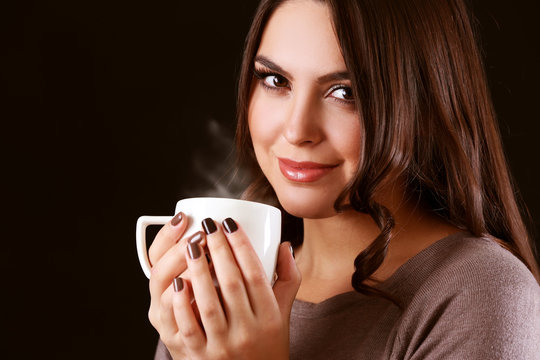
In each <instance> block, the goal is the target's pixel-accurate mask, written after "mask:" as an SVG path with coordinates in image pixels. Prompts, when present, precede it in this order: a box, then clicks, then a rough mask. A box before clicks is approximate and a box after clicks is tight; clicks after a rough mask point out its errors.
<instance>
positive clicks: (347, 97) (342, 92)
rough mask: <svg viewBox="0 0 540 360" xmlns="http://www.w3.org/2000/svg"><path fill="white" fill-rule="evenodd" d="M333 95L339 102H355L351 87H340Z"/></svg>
mask: <svg viewBox="0 0 540 360" xmlns="http://www.w3.org/2000/svg"><path fill="white" fill-rule="evenodd" d="M331 95H332V96H333V97H335V98H337V99H339V100H344V101H354V97H353V94H352V89H351V88H350V87H340V88H337V89H335V90H334V91H332V93H331Z"/></svg>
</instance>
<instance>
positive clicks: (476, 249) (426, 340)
mask: <svg viewBox="0 0 540 360" xmlns="http://www.w3.org/2000/svg"><path fill="white" fill-rule="evenodd" d="M403 271H404V272H403V274H402V276H401V280H402V281H400V282H399V285H395V286H396V289H397V292H396V294H399V297H400V298H401V300H403V304H402V305H403V308H402V310H403V313H402V317H401V319H400V321H399V322H398V328H397V331H398V333H399V336H398V342H397V343H396V345H399V346H398V348H400V349H401V350H402V351H403V349H407V350H406V351H411V350H412V349H413V348H414V353H415V355H416V356H417V358H444V356H442V355H441V354H444V353H445V352H447V351H450V350H451V351H452V352H455V351H458V350H459V351H458V353H459V354H463V355H464V356H465V355H467V356H468V358H471V359H477V358H478V359H480V358H527V359H528V358H530V356H531V355H532V354H533V352H534V351H540V348H539V346H540V345H539V343H540V286H539V285H538V282H537V281H536V279H535V278H534V277H533V275H532V274H531V272H530V271H529V270H528V269H527V267H526V266H525V265H524V264H523V263H522V262H521V261H520V260H519V259H518V258H517V257H515V256H514V255H513V254H512V253H511V252H509V251H508V250H506V249H504V248H502V247H501V246H500V245H499V244H498V243H497V242H495V241H494V240H492V239H489V238H482V237H475V236H473V235H471V234H469V233H460V234H455V235H451V236H449V237H447V238H445V239H442V240H440V241H438V242H436V243H435V244H433V245H432V246H430V247H429V248H428V249H425V250H424V251H422V252H421V253H420V254H418V255H417V256H416V257H415V258H413V259H411V261H410V262H409V263H408V264H406V267H405V268H404V269H403ZM441 356H442V357H441ZM516 356H517V357H516ZM405 358H407V357H405Z"/></svg>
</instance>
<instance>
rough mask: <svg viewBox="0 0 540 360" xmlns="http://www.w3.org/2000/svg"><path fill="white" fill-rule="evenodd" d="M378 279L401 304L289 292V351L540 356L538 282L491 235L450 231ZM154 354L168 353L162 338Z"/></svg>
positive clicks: (303, 355) (327, 355)
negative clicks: (295, 296)
mask: <svg viewBox="0 0 540 360" xmlns="http://www.w3.org/2000/svg"><path fill="white" fill-rule="evenodd" d="M378 287H379V288H380V289H381V290H384V291H385V292H387V293H389V294H391V295H392V296H394V297H395V298H396V299H397V300H399V302H400V303H401V308H400V307H398V306H396V305H394V304H393V303H392V302H390V301H388V300H385V299H382V298H380V297H373V296H365V295H362V294H358V293H356V292H349V293H344V294H340V295H337V296H334V297H332V298H329V299H327V300H325V301H323V302H321V303H318V304H313V303H309V302H304V301H300V300H296V301H295V302H294V304H293V308H292V313H291V326H290V330H291V331H290V339H291V343H290V357H291V359H306V360H317V359H325V360H326V359H336V360H337V359H512V360H514V359H520V360H525V359H540V287H539V285H538V283H537V282H536V280H535V279H534V277H533V276H532V275H531V273H530V272H529V271H528V270H527V268H526V267H525V266H524V265H523V264H522V263H521V262H520V261H519V260H518V259H517V258H516V257H514V256H513V255H512V254H511V253H509V252H508V251H506V250H504V249H503V248H501V247H500V246H499V245H498V244H496V243H494V242H493V241H490V240H488V239H483V238H476V237H472V236H471V235H469V234H468V233H457V234H453V235H450V236H448V237H446V238H444V239H441V240H439V241H438V242H436V243H435V244H433V245H431V246H430V247H428V248H427V249H425V250H423V251H422V252H420V253H419V254H417V255H416V256H414V257H413V258H412V259H410V260H409V261H407V262H406V263H405V264H404V265H402V266H401V267H400V268H399V269H398V270H397V271H396V272H395V273H394V274H393V275H392V276H391V277H390V278H389V279H387V280H386V281H384V282H383V283H382V284H380V285H379V286H378ZM155 359H158V360H163V359H170V357H169V355H168V353H167V350H166V349H165V347H164V346H163V344H162V343H159V345H158V348H157V351H156V357H155Z"/></svg>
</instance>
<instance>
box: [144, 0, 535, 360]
mask: <svg viewBox="0 0 540 360" xmlns="http://www.w3.org/2000/svg"><path fill="white" fill-rule="evenodd" d="M238 111H239V114H238V115H239V116H238V117H239V119H238V128H237V129H238V130H237V142H238V146H239V150H240V151H239V153H240V154H242V155H243V158H242V159H241V160H242V161H243V164H245V165H247V166H248V167H249V168H250V169H251V170H252V172H253V174H252V175H253V179H254V180H253V182H252V184H251V186H250V187H249V188H248V190H247V191H246V193H245V197H246V198H248V199H254V200H258V201H265V202H269V203H274V204H276V205H278V206H280V207H281V208H282V209H283V210H284V214H285V215H284V228H283V238H284V240H286V242H285V243H284V244H282V246H281V247H280V251H279V255H278V265H277V270H276V271H277V275H278V278H277V281H276V282H275V284H274V286H273V287H270V285H268V282H267V281H266V279H265V278H264V274H263V271H262V268H261V266H260V264H259V263H258V261H257V259H256V256H255V255H254V253H253V249H252V248H251V247H250V246H249V242H248V241H247V239H246V238H245V236H244V235H243V232H242V229H241V224H236V223H235V222H234V220H232V219H228V220H227V221H225V222H224V223H223V224H217V223H215V222H214V221H213V220H211V219H207V220H205V221H204V222H203V228H204V231H205V236H201V237H200V238H199V239H195V240H197V241H195V240H193V239H191V240H190V239H185V238H182V234H183V231H184V229H185V227H186V220H185V216H183V214H178V215H177V216H176V217H175V218H174V219H173V220H172V221H171V223H170V224H167V225H166V226H164V228H163V229H162V230H161V231H160V233H159V234H158V235H157V237H156V240H155V241H154V244H153V245H152V247H151V249H150V258H151V261H152V263H153V264H154V266H153V272H152V276H151V279H150V291H151V296H152V303H151V307H150V312H149V317H150V321H151V322H152V324H153V325H154V327H155V328H156V329H157V330H158V332H159V333H160V339H161V342H160V345H159V347H158V351H157V353H156V358H158V359H161V358H163V359H164V358H170V357H172V358H175V359H183V358H186V359H187V358H191V359H215V358H220V359H223V358H226V359H236V358H244V359H284V358H289V357H290V358H293V359H345V358H347V359H348V358H366V359H426V358H429V359H464V358H466V359H532V358H537V356H538V354H539V353H540V352H539V350H540V349H539V348H538V346H539V345H538V344H540V289H539V286H538V282H537V279H538V278H539V272H538V266H537V264H536V262H535V258H534V254H533V250H532V248H531V243H530V242H529V237H528V234H527V230H526V228H525V225H524V223H523V221H522V218H521V216H520V213H519V210H518V205H517V204H516V199H515V197H514V191H513V187H512V183H511V178H510V175H509V173H508V169H507V165H506V163H505V158H504V155H503V152H502V146H501V143H500V139H499V135H498V131H497V128H496V124H495V116H494V113H493V107H492V105H491V102H490V97H489V93H488V89H487V86H486V80H485V76H484V73H483V69H482V63H481V60H480V55H479V51H478V49H477V47H476V44H475V42H474V36H473V31H472V29H471V20H470V19H469V15H468V13H467V10H466V8H465V6H464V4H463V2H462V0H445V1H432V0H411V1H390V0H378V1H370V0H361V1H355V2H353V1H337V0H328V1H314V0H289V1H276V0H263V1H262V2H261V4H260V5H259V8H258V10H257V13H256V15H255V19H254V21H253V24H252V27H251V29H250V32H249V34H248V38H247V42H246V49H245V53H244V58H243V64H242V71H241V75H240V82H239V96H238ZM178 239H181V241H179V242H178V243H177V241H178ZM288 242H290V243H291V244H292V247H293V248H294V254H295V257H294V259H293V255H292V252H290V251H289V250H288V248H289V244H288ZM186 248H187V250H186ZM203 251H208V252H209V254H210V255H211V259H212V266H213V267H214V269H215V275H216V277H217V281H218V282H219V291H217V290H216V289H215V288H214V286H213V281H212V275H211V273H210V270H209V265H208V263H207V261H206V260H205V257H204V256H201V254H202V253H203ZM186 269H188V270H189V272H190V274H191V275H190V278H189V280H188V279H187V278H185V276H181V277H178V274H182V273H183V272H184V271H185V270H186ZM300 274H301V275H300ZM535 276H536V279H535ZM300 277H301V279H302V280H300ZM192 296H193V297H194V299H195V304H196V305H193V306H192V305H191V304H190V298H191V297H192Z"/></svg>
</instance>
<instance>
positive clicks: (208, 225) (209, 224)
mask: <svg viewBox="0 0 540 360" xmlns="http://www.w3.org/2000/svg"><path fill="white" fill-rule="evenodd" d="M202 226H203V228H204V232H205V233H206V235H210V234H211V233H213V232H215V231H216V230H217V226H216V223H215V222H214V220H212V219H211V218H206V219H204V220H203V221H202Z"/></svg>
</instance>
